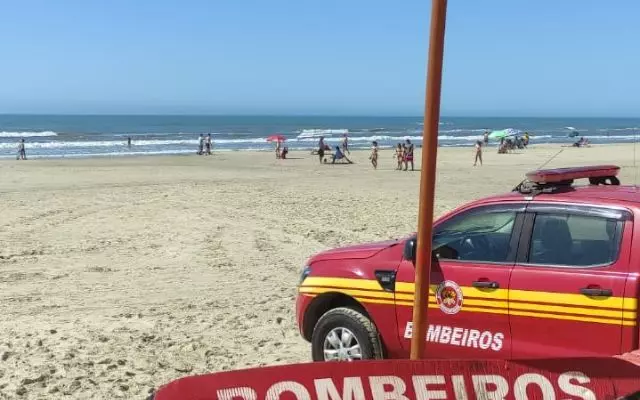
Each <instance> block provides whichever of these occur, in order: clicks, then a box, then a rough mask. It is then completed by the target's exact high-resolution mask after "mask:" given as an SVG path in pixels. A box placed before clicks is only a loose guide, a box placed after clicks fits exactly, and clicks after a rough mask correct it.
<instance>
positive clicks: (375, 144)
mask: <svg viewBox="0 0 640 400" xmlns="http://www.w3.org/2000/svg"><path fill="white" fill-rule="evenodd" d="M369 160H371V165H373V169H378V142H376V141H375V140H374V141H373V143H372V146H371V155H370V156H369Z"/></svg>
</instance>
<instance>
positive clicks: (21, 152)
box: [16, 139, 27, 160]
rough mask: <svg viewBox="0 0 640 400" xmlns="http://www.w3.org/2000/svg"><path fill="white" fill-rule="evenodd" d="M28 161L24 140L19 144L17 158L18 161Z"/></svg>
mask: <svg viewBox="0 0 640 400" xmlns="http://www.w3.org/2000/svg"><path fill="white" fill-rule="evenodd" d="M26 159H27V152H26V151H25V149H24V139H20V142H19V143H18V157H16V160H26Z"/></svg>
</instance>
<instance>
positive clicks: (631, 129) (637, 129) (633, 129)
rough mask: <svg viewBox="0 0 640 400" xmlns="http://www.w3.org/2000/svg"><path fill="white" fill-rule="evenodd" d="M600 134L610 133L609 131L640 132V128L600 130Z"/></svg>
mask: <svg viewBox="0 0 640 400" xmlns="http://www.w3.org/2000/svg"><path fill="white" fill-rule="evenodd" d="M598 130H599V131H600V132H608V131H612V132H620V131H640V128H638V127H635V128H613V129H598Z"/></svg>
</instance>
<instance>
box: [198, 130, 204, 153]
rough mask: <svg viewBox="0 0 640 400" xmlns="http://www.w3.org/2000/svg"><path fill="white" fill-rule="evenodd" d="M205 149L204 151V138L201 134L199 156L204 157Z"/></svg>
mask: <svg viewBox="0 0 640 400" xmlns="http://www.w3.org/2000/svg"><path fill="white" fill-rule="evenodd" d="M203 149H204V136H203V135H202V133H201V134H200V143H199V144H198V155H199V156H201V155H202V151H203Z"/></svg>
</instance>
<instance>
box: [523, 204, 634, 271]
mask: <svg viewBox="0 0 640 400" xmlns="http://www.w3.org/2000/svg"><path fill="white" fill-rule="evenodd" d="M621 228H622V223H621V222H618V221H617V220H615V219H608V218H604V217H596V216H585V215H575V214H556V213H552V214H545V213H541V214H537V215H536V218H535V221H534V225H533V233H532V236H531V243H530V246H529V263H531V264H542V265H557V266H568V267H586V266H598V265H608V264H611V263H613V262H615V261H616V260H617V258H618V251H619V249H620V239H621V233H622V229H621Z"/></svg>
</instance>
